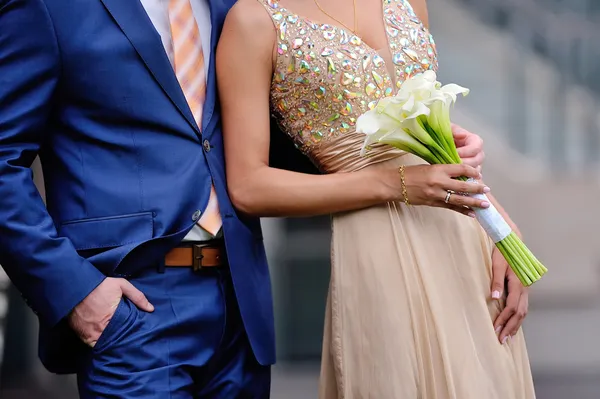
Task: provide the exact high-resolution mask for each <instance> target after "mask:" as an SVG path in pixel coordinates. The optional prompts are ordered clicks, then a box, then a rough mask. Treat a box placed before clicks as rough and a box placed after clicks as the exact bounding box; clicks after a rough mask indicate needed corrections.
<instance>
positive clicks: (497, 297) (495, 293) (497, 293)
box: [492, 291, 500, 299]
mask: <svg viewBox="0 0 600 399" xmlns="http://www.w3.org/2000/svg"><path fill="white" fill-rule="evenodd" d="M492 298H494V299H500V291H494V292H492Z"/></svg>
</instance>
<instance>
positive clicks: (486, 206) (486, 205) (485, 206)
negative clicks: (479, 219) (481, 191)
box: [481, 201, 490, 208]
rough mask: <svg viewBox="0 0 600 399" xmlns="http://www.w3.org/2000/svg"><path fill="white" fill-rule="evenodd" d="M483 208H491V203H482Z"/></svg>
mask: <svg viewBox="0 0 600 399" xmlns="http://www.w3.org/2000/svg"><path fill="white" fill-rule="evenodd" d="M481 207H482V208H489V207H490V203H489V202H487V201H481Z"/></svg>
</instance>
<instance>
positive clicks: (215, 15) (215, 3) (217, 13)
mask: <svg viewBox="0 0 600 399" xmlns="http://www.w3.org/2000/svg"><path fill="white" fill-rule="evenodd" d="M208 4H209V7H210V21H211V34H210V64H209V66H208V72H207V73H208V75H207V84H206V100H205V103H204V110H203V113H202V131H206V127H207V126H208V124H209V123H210V120H211V118H212V116H213V113H214V110H215V103H216V102H217V100H218V95H217V79H216V71H215V64H216V62H215V58H216V49H217V43H218V42H219V36H220V35H221V29H222V28H223V21H224V20H225V16H226V14H227V11H228V9H229V7H227V6H226V5H225V4H224V3H223V1H222V0H208Z"/></svg>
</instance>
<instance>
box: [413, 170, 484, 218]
mask: <svg viewBox="0 0 600 399" xmlns="http://www.w3.org/2000/svg"><path fill="white" fill-rule="evenodd" d="M404 176H405V178H404V181H405V182H406V194H407V197H408V201H409V203H411V204H413V205H428V206H436V207H440V208H448V209H452V210H454V211H457V212H459V213H462V214H464V215H468V216H471V217H473V216H474V214H473V211H472V210H471V209H469V208H488V207H489V206H490V204H489V202H487V201H483V200H480V199H477V198H473V197H469V196H465V195H461V194H458V193H465V194H483V193H487V192H489V191H490V189H489V188H488V187H486V186H485V185H483V184H481V183H474V182H464V181H460V180H456V179H455V178H456V177H460V176H465V177H472V178H474V179H479V178H480V177H481V174H480V173H479V172H478V171H477V169H475V168H473V167H471V166H469V165H465V164H461V165H416V166H408V167H406V169H405V171H404ZM449 191H450V192H452V194H451V195H450V198H449V199H448V201H447V202H446V197H447V196H448V192H449ZM467 207H469V208H467Z"/></svg>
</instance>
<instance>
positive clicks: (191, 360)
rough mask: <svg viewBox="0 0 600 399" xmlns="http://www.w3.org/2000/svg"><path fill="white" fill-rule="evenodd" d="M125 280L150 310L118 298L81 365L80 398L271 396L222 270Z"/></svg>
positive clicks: (266, 371) (151, 273)
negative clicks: (153, 308) (112, 312)
mask: <svg viewBox="0 0 600 399" xmlns="http://www.w3.org/2000/svg"><path fill="white" fill-rule="evenodd" d="M130 281H131V283H132V284H133V285H135V286H136V287H137V288H138V289H139V290H141V291H142V292H143V293H144V294H145V295H146V296H147V298H148V299H149V300H150V302H151V303H152V304H153V305H154V307H155V311H154V312H153V313H146V312H144V311H141V310H139V309H138V308H137V307H136V306H135V305H133V304H132V303H131V302H130V301H129V300H128V299H127V298H123V299H122V300H121V302H120V304H119V306H118V307H117V310H116V312H115V314H114V316H113V318H112V319H111V320H110V322H109V324H108V326H107V327H106V329H105V330H104V332H103V333H102V335H101V336H100V338H99V340H98V342H97V344H96V346H95V347H94V348H93V349H90V350H89V353H87V355H86V356H85V357H84V359H83V361H82V364H81V366H80V368H79V370H80V371H79V373H78V383H79V393H80V397H81V398H82V399H92V398H93V399H97V398H102V399H104V398H114V399H117V398H118V399H134V398H136V399H137V398H140V399H142V398H143V399H191V398H202V399H204V398H206V399H221V398H222V399H235V398H248V399H255V398H256V399H263V398H269V391H270V383H271V381H270V379H271V377H270V367H268V366H261V365H260V364H259V363H258V362H257V361H256V359H255V358H254V355H253V353H252V349H251V348H250V344H249V342H248V339H247V337H246V333H245V331H244V327H243V325H242V322H241V317H240V314H239V310H238V307H237V301H236V298H235V294H234V292H233V285H232V281H231V276H230V275H229V272H228V270H227V269H226V268H219V269H214V268H212V269H211V268H206V269H203V270H201V271H198V272H194V271H193V270H192V269H191V268H166V269H165V270H164V272H158V271H157V270H156V269H153V270H146V271H144V272H142V273H141V275H139V276H137V277H135V278H133V279H130Z"/></svg>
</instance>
